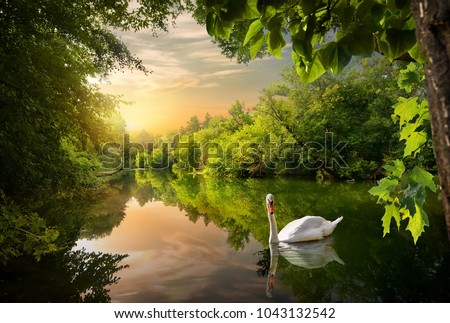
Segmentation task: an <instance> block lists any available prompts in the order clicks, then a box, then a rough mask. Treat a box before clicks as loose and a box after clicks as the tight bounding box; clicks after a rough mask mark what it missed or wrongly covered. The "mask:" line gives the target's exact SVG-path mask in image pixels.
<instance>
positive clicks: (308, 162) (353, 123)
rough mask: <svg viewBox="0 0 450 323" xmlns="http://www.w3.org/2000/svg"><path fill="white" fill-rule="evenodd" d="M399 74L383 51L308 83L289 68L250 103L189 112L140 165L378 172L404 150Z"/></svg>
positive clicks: (362, 175)
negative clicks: (397, 111)
mask: <svg viewBox="0 0 450 323" xmlns="http://www.w3.org/2000/svg"><path fill="white" fill-rule="evenodd" d="M397 79H398V71H397V68H396V67H395V66H394V65H391V64H390V63H388V62H387V61H386V60H385V59H384V58H382V57H380V58H373V59H360V60H355V62H354V63H353V68H352V69H348V70H346V71H345V72H344V73H342V74H341V75H339V76H338V77H334V76H333V75H331V74H328V75H325V76H324V77H323V78H321V79H320V80H317V81H316V82H313V83H310V84H308V85H304V84H303V83H302V82H301V81H300V78H299V77H298V75H297V74H296V71H295V70H294V69H292V68H288V69H286V70H285V71H284V72H283V74H282V81H280V82H276V83H273V84H272V85H271V86H269V87H268V88H266V89H264V90H263V91H262V95H261V97H260V102H259V103H258V104H257V106H256V107H255V108H254V109H252V110H249V109H246V108H245V107H244V106H243V104H241V103H240V102H236V103H235V104H234V105H233V106H232V107H230V109H229V111H228V116H225V117H222V116H216V117H210V116H209V115H207V116H206V117H205V120H204V121H203V122H200V121H199V119H198V117H192V118H191V119H190V120H189V122H188V123H187V126H186V127H184V128H182V129H180V130H179V132H178V134H177V135H176V136H173V137H170V138H166V139H160V143H159V144H157V145H155V146H154V149H153V151H147V152H142V153H140V154H139V155H138V157H137V164H138V165H139V166H141V167H142V166H144V167H145V166H146V167H150V168H165V167H172V169H173V170H174V171H175V172H203V173H206V174H209V175H213V176H238V177H249V176H264V175H268V174H296V175H306V176H319V177H320V178H340V179H371V178H376V177H380V176H382V175H384V174H383V172H382V169H381V166H382V165H383V163H384V162H385V161H387V160H391V159H395V158H399V157H401V154H402V153H403V152H402V149H403V148H402V144H401V143H400V142H399V141H398V136H399V135H398V126H397V125H396V124H395V123H394V121H393V120H392V117H391V115H392V108H391V107H392V105H393V104H394V103H395V102H396V100H397V98H398V97H399V96H400V95H404V96H405V97H407V96H408V93H406V92H405V91H404V90H401V89H399V88H398V86H397ZM162 160H165V163H161V161H162ZM157 161H158V162H157ZM427 161H428V162H429V163H430V165H432V156H431V159H430V157H428V159H427ZM158 165H160V167H158Z"/></svg>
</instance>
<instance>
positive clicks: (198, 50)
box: [102, 15, 290, 129]
mask: <svg viewBox="0 0 450 323" xmlns="http://www.w3.org/2000/svg"><path fill="white" fill-rule="evenodd" d="M115 33H116V34H117V35H118V36H120V37H121V39H122V41H123V42H124V43H125V44H126V45H127V46H128V48H129V50H130V51H131V52H132V53H133V54H135V55H136V56H137V57H138V58H139V59H141V60H142V61H143V64H144V65H145V66H146V67H147V68H148V69H149V70H151V71H153V73H152V74H149V75H148V76H146V75H144V74H143V73H141V72H139V71H133V72H130V71H124V72H119V73H114V74H112V75H111V77H110V84H106V85H105V84H103V85H102V87H103V88H104V90H105V91H106V92H109V93H114V94H123V99H124V100H126V101H132V102H136V104H135V109H134V110H132V111H135V112H129V113H128V114H127V118H130V120H131V118H132V122H134V123H137V122H139V120H142V122H144V119H145V117H143V116H145V115H146V114H145V113H144V112H143V111H144V110H145V109H146V108H147V110H148V109H150V108H151V110H152V111H153V112H154V113H153V116H152V118H153V119H154V120H156V119H157V118H156V116H155V113H158V114H161V115H162V114H164V113H167V112H166V111H170V113H171V114H172V115H173V118H174V119H173V120H175V118H180V116H184V115H186V114H190V115H193V114H195V113H196V112H195V111H198V109H200V108H201V109H202V111H204V112H206V110H207V109H209V108H210V109H212V110H214V111H215V112H220V111H223V113H226V111H227V110H228V108H229V106H230V104H232V102H234V101H235V100H241V101H245V102H246V103H247V102H250V104H253V103H256V101H257V99H258V97H259V95H260V91H261V90H262V89H263V88H264V87H265V86H267V85H268V84H270V83H271V82H272V81H274V80H276V79H277V77H278V75H279V67H280V66H282V65H284V64H285V63H286V61H280V60H277V59H274V58H267V59H264V60H259V61H255V62H251V63H250V64H248V65H239V64H237V63H236V62H234V61H232V60H230V59H228V58H226V57H225V56H224V55H222V54H221V49H220V48H218V47H217V45H216V44H213V43H212V41H211V38H210V36H209V35H208V34H207V32H206V28H205V27H204V26H199V25H197V24H196V22H195V21H194V20H193V19H192V18H191V17H190V16H187V15H186V16H181V17H179V19H177V22H176V27H175V28H173V27H170V28H169V32H168V33H165V32H164V33H161V34H160V35H158V37H154V36H153V34H152V32H151V31H148V30H141V31H139V32H135V33H134V32H130V31H115ZM288 52H289V50H285V51H283V53H286V56H287V57H289V56H290V54H289V53H288ZM288 54H289V55H288ZM169 107H170V109H169ZM195 109H197V110H195ZM177 111H178V112H177ZM204 112H202V113H204ZM133 113H134V114H135V115H133ZM167 118H168V117H167ZM126 121H127V119H126ZM130 122H131V121H130ZM185 122H186V120H184V121H183V122H180V121H173V122H171V124H170V125H169V126H166V127H170V128H171V129H173V128H174V127H175V128H176V127H178V125H179V124H180V123H181V124H183V125H184V124H185ZM163 126H164V125H162V123H161V122H160V124H156V123H155V124H152V125H151V127H152V128H154V129H156V128H158V129H160V128H161V127H163Z"/></svg>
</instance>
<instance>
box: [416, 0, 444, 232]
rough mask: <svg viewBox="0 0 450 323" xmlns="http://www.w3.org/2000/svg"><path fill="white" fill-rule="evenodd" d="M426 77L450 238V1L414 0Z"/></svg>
mask: <svg viewBox="0 0 450 323" xmlns="http://www.w3.org/2000/svg"><path fill="white" fill-rule="evenodd" d="M411 9H412V12H413V15H414V19H415V22H416V36H417V40H418V42H419V45H420V46H421V48H422V49H423V51H424V52H425V57H426V63H425V78H426V82H427V95H428V106H429V110H430V122H431V129H432V133H433V143H434V151H435V156H436V162H437V167H438V172H439V181H440V185H441V195H442V202H443V204H444V212H445V221H446V224H447V231H448V233H449V239H450V1H448V0H432V1H428V0H411Z"/></svg>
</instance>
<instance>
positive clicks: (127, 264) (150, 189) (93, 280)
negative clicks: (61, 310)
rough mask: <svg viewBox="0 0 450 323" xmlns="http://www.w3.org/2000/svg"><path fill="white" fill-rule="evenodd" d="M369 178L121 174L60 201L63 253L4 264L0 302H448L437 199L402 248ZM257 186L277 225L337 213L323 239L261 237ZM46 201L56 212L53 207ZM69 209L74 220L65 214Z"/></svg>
mask: <svg viewBox="0 0 450 323" xmlns="http://www.w3.org/2000/svg"><path fill="white" fill-rule="evenodd" d="M369 188H370V185H369V184H361V183H355V184H348V183H331V184H321V183H317V182H314V181H305V180H299V179H282V178H277V179H250V180H239V181H230V182H228V181H225V180H220V181H218V180H212V179H202V178H200V177H187V176H186V177H182V178H174V177H173V176H172V175H170V174H167V173H152V172H145V171H139V172H136V173H128V174H124V175H122V177H120V178H118V179H116V180H115V181H114V182H113V189H111V192H110V193H109V194H108V195H107V196H104V197H102V198H99V199H98V200H97V201H96V202H95V203H87V204H86V205H84V204H82V203H81V204H80V203H74V204H73V205H70V204H66V205H65V206H64V207H63V213H64V212H65V213H66V214H68V215H67V216H66V217H63V218H70V219H72V220H71V223H70V225H69V224H68V225H67V226H68V227H71V228H75V229H78V231H76V232H77V234H76V235H74V236H73V241H74V242H75V244H74V246H73V248H72V251H71V252H69V253H67V254H65V255H64V256H63V257H61V258H57V259H53V260H51V261H47V262H44V263H43V264H41V265H40V268H37V269H36V268H35V269H33V270H24V269H23V266H22V267H20V266H19V265H17V267H14V266H13V267H12V268H9V269H8V271H7V273H8V274H9V279H6V281H7V283H6V285H5V286H6V287H4V288H3V295H1V300H2V301H37V299H39V297H41V298H40V300H41V301H42V300H44V301H50V302H80V301H91V302H104V301H111V302H448V301H450V247H449V243H448V240H447V234H446V231H445V224H444V219H443V211H442V208H441V206H440V203H439V201H438V200H437V199H436V198H435V197H432V198H431V199H430V201H429V203H428V205H427V208H426V210H427V212H428V215H429V217H430V224H431V226H430V227H429V228H426V233H425V235H424V236H423V237H422V238H420V239H419V242H418V243H417V245H416V246H414V244H413V242H412V239H411V237H410V235H409V234H408V233H407V232H406V233H405V232H404V230H402V232H398V230H397V229H396V228H395V226H394V225H393V226H392V228H391V234H389V235H387V236H386V237H385V238H382V228H381V221H380V219H381V216H382V213H383V210H382V208H381V207H380V206H378V205H376V203H375V201H374V199H373V197H371V196H370V195H369V194H368V193H367V190H368V189H369ZM268 192H271V193H273V194H274V195H275V203H276V216H277V221H278V226H279V228H282V227H283V226H284V224H286V223H288V222H289V221H291V220H293V219H295V218H298V217H301V216H304V215H320V216H322V217H324V218H327V219H330V220H333V219H335V218H336V217H338V216H344V220H343V221H342V222H341V223H340V224H339V225H338V227H337V229H336V230H335V232H334V233H333V235H332V236H331V237H329V238H327V239H325V240H323V241H319V242H310V243H298V244H295V245H279V246H269V244H268V236H269V225H268V220H267V212H266V209H265V205H264V198H265V195H266V194H267V193H268ZM47 211H48V212H49V213H50V215H49V218H50V219H52V216H51V214H53V213H54V214H55V215H54V217H53V218H54V219H55V221H63V220H61V207H59V208H56V207H53V208H52V207H49V208H48V209H47ZM74 214H75V215H74ZM69 215H70V216H69ZM74 216H75V217H78V218H79V219H82V220H80V221H79V223H74V221H73V218H74ZM56 219H59V220H56ZM80 232H81V234H80ZM19 268H20V269H19ZM18 276H20V277H21V279H17V277H18ZM61 289H64V292H61ZM44 292H45V297H44V299H42V297H43V296H42V293H44ZM39 295H41V296H39Z"/></svg>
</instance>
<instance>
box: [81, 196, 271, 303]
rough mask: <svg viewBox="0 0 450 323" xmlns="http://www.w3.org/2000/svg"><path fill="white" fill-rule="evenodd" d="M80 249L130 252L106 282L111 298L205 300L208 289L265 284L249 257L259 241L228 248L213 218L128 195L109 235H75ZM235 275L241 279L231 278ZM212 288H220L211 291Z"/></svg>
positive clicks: (237, 292)
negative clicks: (114, 279)
mask: <svg viewBox="0 0 450 323" xmlns="http://www.w3.org/2000/svg"><path fill="white" fill-rule="evenodd" d="M199 221H201V219H200V220H199ZM79 248H85V249H86V250H87V251H91V252H92V251H95V252H104V253H115V254H117V253H119V254H128V255H129V257H127V258H125V260H124V262H125V263H126V264H128V265H129V268H127V269H124V270H122V271H121V272H119V273H118V275H119V276H120V277H121V279H120V280H119V283H118V284H116V285H113V286H110V296H111V299H112V302H155V301H164V302H187V301H191V300H195V299H196V300H202V301H209V300H208V295H211V294H215V295H216V296H215V297H219V298H224V299H228V298H229V297H231V298H232V299H233V297H235V298H239V297H243V296H244V295H245V293H246V292H247V287H249V286H245V285H246V284H247V285H251V289H253V288H255V287H257V286H255V285H259V286H261V288H263V287H264V285H262V284H261V283H262V281H261V280H260V279H258V277H257V275H256V273H255V262H256V261H257V260H256V258H255V259H251V257H254V256H253V255H254V254H255V253H256V251H258V250H261V248H262V247H261V245H260V244H259V243H258V242H256V241H254V240H253V239H251V241H250V243H249V244H248V245H247V246H246V248H245V251H243V252H235V251H232V250H231V249H230V247H229V245H228V244H227V234H226V232H224V231H222V230H220V229H219V228H217V227H216V226H215V225H214V224H212V223H209V224H208V226H205V225H204V224H203V223H198V222H197V223H192V222H190V221H189V219H188V217H187V216H186V215H185V213H184V212H183V211H180V210H179V209H178V208H176V207H172V206H165V205H164V203H163V202H150V203H147V204H145V205H144V206H142V207H141V206H140V205H139V204H138V202H137V201H136V200H135V199H131V200H130V201H129V202H128V203H127V209H126V216H125V218H124V220H123V221H122V223H120V225H119V226H118V227H116V228H114V229H113V231H112V232H111V234H110V235H109V236H107V237H105V238H102V239H98V240H86V239H83V240H79V241H78V242H77V247H76V249H79ZM243 257H244V258H246V261H242V258H243ZM227 269H229V270H227ZM228 275H229V277H227V276H228ZM236 275H238V277H240V278H241V279H242V278H244V280H243V281H240V280H236V279H233V277H236ZM243 275H244V276H243ZM233 282H235V284H233ZM211 288H217V289H218V290H217V291H214V292H213V293H211ZM217 293H224V294H223V295H222V296H220V295H219V296H217ZM225 294H226V295H225Z"/></svg>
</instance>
